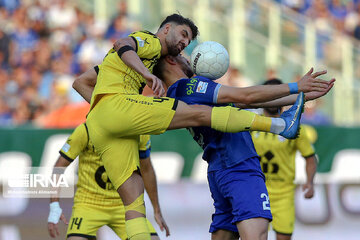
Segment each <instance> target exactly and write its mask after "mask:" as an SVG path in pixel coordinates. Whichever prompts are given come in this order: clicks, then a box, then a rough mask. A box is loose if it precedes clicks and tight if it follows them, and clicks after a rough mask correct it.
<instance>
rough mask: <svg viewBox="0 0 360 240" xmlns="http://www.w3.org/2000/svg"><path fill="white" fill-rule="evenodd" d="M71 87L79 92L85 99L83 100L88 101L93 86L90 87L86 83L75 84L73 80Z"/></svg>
mask: <svg viewBox="0 0 360 240" xmlns="http://www.w3.org/2000/svg"><path fill="white" fill-rule="evenodd" d="M73 88H74V89H75V90H76V91H77V92H78V93H79V94H80V96H82V97H83V98H84V99H85V101H87V102H88V103H90V101H91V96H92V93H93V91H94V87H90V86H87V85H77V84H76V82H74V83H73Z"/></svg>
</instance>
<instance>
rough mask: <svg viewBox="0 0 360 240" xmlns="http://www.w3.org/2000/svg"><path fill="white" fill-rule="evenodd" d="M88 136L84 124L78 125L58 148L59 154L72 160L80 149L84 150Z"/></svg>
mask: <svg viewBox="0 0 360 240" xmlns="http://www.w3.org/2000/svg"><path fill="white" fill-rule="evenodd" d="M88 138H89V137H88V133H87V127H86V124H81V125H79V126H78V127H77V128H75V130H74V132H73V133H72V134H71V135H70V137H69V138H68V139H67V140H66V143H65V144H64V146H63V147H62V148H61V149H60V152H59V153H60V155H61V156H62V157H64V158H65V159H67V160H68V161H70V162H72V161H73V160H74V159H75V158H76V157H77V156H78V155H79V154H80V153H81V152H82V151H84V149H85V148H86V146H87V144H88V141H89V139H88Z"/></svg>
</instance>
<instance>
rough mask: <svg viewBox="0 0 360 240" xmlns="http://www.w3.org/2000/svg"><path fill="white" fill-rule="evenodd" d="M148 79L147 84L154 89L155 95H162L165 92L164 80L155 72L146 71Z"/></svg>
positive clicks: (145, 76)
mask: <svg viewBox="0 0 360 240" xmlns="http://www.w3.org/2000/svg"><path fill="white" fill-rule="evenodd" d="M143 77H144V78H145V79H146V84H147V85H148V86H149V87H150V88H151V89H152V90H153V92H154V94H155V96H157V97H162V96H164V94H165V89H164V85H163V81H161V80H160V79H159V78H158V77H156V76H155V75H154V74H151V73H150V72H149V73H146V74H144V75H143Z"/></svg>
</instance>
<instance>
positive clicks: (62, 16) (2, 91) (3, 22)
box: [0, 0, 133, 127]
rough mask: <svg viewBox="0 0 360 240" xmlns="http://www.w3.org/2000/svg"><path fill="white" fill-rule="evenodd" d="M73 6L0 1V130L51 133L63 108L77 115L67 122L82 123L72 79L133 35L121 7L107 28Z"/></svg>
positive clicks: (39, 0) (81, 105)
mask: <svg viewBox="0 0 360 240" xmlns="http://www.w3.org/2000/svg"><path fill="white" fill-rule="evenodd" d="M76 2H77V1H65V0H53V1H47V0H43V1H42V0H33V1H21V0H0V126H2V127H3V126H16V125H24V124H27V123H30V122H31V123H34V124H36V125H38V126H40V127H52V126H55V127H56V126H57V122H59V120H61V119H59V116H60V118H61V117H63V116H64V115H61V114H59V112H60V113H61V112H62V111H66V109H67V107H68V106H69V103H72V104H71V107H72V108H71V109H72V110H74V107H75V109H76V106H77V107H78V108H79V109H78V110H79V111H71V112H73V114H75V115H72V114H68V116H67V118H76V117H79V116H76V114H78V115H79V114H81V116H80V118H81V119H82V120H83V119H84V116H85V115H86V111H87V109H88V105H87V104H85V103H84V102H83V100H82V98H81V97H80V96H79V95H78V94H77V93H76V92H75V91H74V90H72V87H71V85H72V82H73V80H74V78H75V77H76V76H77V75H79V74H81V73H82V72H84V71H86V70H88V69H89V68H91V67H93V66H95V65H96V64H98V63H101V61H102V59H103V57H104V56H105V54H106V53H107V51H108V50H109V49H110V48H111V47H112V43H113V42H114V41H115V40H116V39H118V38H120V37H123V36H126V35H128V34H129V33H130V32H132V31H133V29H130V26H132V25H131V24H130V23H129V22H128V17H127V10H126V4H125V3H124V2H123V1H119V4H118V6H117V7H118V11H117V14H116V16H114V17H113V18H112V19H111V21H110V22H109V23H107V24H106V23H104V22H101V21H96V20H95V19H94V13H93V12H85V11H84V10H82V8H81V7H79V6H77V5H76ZM114 7H115V6H114ZM76 104H78V105H76ZM63 120H64V121H63V122H65V123H66V119H63ZM56 121H57V122H56ZM63 127H67V126H66V125H65V126H63Z"/></svg>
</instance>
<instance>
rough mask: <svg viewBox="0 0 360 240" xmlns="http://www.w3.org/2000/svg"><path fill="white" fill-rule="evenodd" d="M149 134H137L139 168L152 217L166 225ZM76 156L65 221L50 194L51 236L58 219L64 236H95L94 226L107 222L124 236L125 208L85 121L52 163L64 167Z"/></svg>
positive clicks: (53, 235)
mask: <svg viewBox="0 0 360 240" xmlns="http://www.w3.org/2000/svg"><path fill="white" fill-rule="evenodd" d="M150 144H151V143H150V136H149V135H142V136H141V137H140V145H139V157H140V167H141V169H140V171H141V173H142V176H143V178H144V182H145V183H146V184H145V186H146V189H147V191H148V193H149V197H150V200H151V202H152V204H153V207H154V213H155V219H156V221H157V222H158V223H159V226H160V228H162V229H163V228H165V229H166V234H167V235H169V229H168V227H167V225H166V223H165V221H164V220H163V218H162V214H161V211H160V206H159V201H158V196H157V185H156V177H155V173H154V169H153V168H152V165H151V161H150V149H151V147H150ZM77 156H79V169H78V174H79V178H78V183H77V190H76V194H75V197H74V206H73V210H72V215H71V218H70V221H69V223H67V221H66V219H65V217H64V215H63V214H62V210H61V208H60V206H59V199H58V198H52V199H51V203H50V214H49V219H48V230H49V234H50V236H51V237H56V235H59V232H58V228H57V223H58V221H59V219H61V220H62V221H63V222H64V223H66V224H68V230H67V239H79V240H81V239H96V232H97V230H98V229H99V228H100V227H102V226H104V225H107V226H109V227H110V228H111V229H112V230H113V231H114V232H115V233H116V234H117V235H118V236H119V237H120V238H121V239H123V240H125V239H127V235H126V230H125V208H124V206H123V203H122V201H121V199H120V197H119V194H118V193H117V191H116V190H115V188H114V186H113V184H112V183H111V181H110V180H109V178H108V176H107V174H106V172H105V168H104V165H103V163H102V161H101V158H100V157H99V155H98V154H96V153H95V151H94V146H93V145H92V143H91V141H90V140H89V136H88V132H87V126H86V124H81V125H79V126H78V127H77V128H76V129H75V130H74V132H73V133H72V134H71V136H70V137H69V138H68V139H67V141H66V143H65V144H64V146H63V147H62V148H61V150H60V157H59V159H58V160H57V162H56V164H55V167H67V166H69V165H70V164H71V163H72V162H73V160H74V159H75V158H76V157H77ZM147 225H148V227H149V229H150V232H151V235H152V238H151V239H153V240H156V239H159V237H158V236H157V233H156V231H155V229H154V228H153V226H152V225H151V223H150V222H149V221H147Z"/></svg>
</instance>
